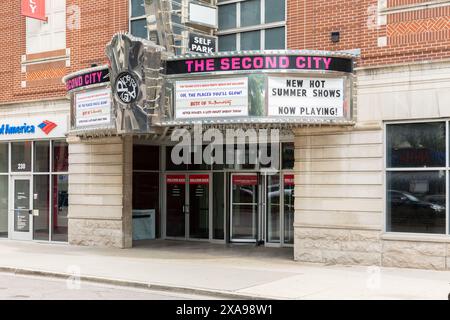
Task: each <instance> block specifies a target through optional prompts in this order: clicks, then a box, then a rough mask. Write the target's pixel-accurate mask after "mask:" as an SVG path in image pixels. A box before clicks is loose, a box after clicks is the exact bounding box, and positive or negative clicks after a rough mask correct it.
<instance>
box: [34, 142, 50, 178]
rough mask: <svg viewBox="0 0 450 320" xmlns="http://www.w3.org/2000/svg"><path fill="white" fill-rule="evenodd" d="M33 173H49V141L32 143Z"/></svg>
mask: <svg viewBox="0 0 450 320" xmlns="http://www.w3.org/2000/svg"><path fill="white" fill-rule="evenodd" d="M34 172H50V141H37V142H35V143H34Z"/></svg>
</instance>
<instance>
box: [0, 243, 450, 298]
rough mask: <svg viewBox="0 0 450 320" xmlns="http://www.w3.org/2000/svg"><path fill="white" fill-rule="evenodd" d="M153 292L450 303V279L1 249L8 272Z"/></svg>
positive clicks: (165, 253) (184, 256) (155, 251)
mask: <svg viewBox="0 0 450 320" xmlns="http://www.w3.org/2000/svg"><path fill="white" fill-rule="evenodd" d="M73 270H79V271H80V272H81V277H82V279H85V280H98V281H101V282H108V283H116V284H123V285H133V286H140V287H144V286H145V287H148V286H149V285H151V288H152V289H160V290H169V291H170V290H173V291H179V292H182V291H184V292H191V293H197V294H213V295H215V296H219V297H236V298H249V297H253V298H271V299H443V300H447V299H448V295H449V293H450V271H428V270H413V269H396V268H380V269H378V268H367V267H360V266H353V267H346V266H323V265H314V264H301V263H297V262H294V261H292V249H286V248H264V247H252V246H250V247H249V246H233V247H226V246H224V245H214V244H202V243H180V242H174V241H155V242H149V243H146V244H145V245H140V246H138V247H136V248H133V249H127V250H121V249H105V248H90V247H76V246H69V245H55V244H40V243H29V242H17V241H9V240H2V241H0V271H3V272H14V271H17V272H19V273H24V271H25V273H27V272H30V271H32V272H33V273H34V272H38V273H43V274H48V273H50V274H53V275H67V274H71V272H73Z"/></svg>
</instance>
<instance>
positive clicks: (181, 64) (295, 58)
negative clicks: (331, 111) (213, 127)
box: [167, 55, 353, 75]
mask: <svg viewBox="0 0 450 320" xmlns="http://www.w3.org/2000/svg"><path fill="white" fill-rule="evenodd" d="M257 70H304V71H307V70H323V71H338V72H352V71H353V62H352V60H351V59H346V58H335V57H322V56H304V55H264V56H262V55H261V56H258V55H255V56H237V57H211V58H200V59H185V60H172V61H168V62H167V74H168V75H174V74H186V73H188V74H193V73H204V72H220V71H257Z"/></svg>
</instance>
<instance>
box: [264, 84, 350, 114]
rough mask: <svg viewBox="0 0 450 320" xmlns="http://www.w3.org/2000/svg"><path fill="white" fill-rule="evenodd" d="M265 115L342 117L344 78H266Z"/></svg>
mask: <svg viewBox="0 0 450 320" xmlns="http://www.w3.org/2000/svg"><path fill="white" fill-rule="evenodd" d="M268 82H269V86H268V91H269V92H268V116H288V117H331V118H341V117H343V116H344V110H343V107H344V79H342V78H303V77H301V78H300V77H269V79H268Z"/></svg>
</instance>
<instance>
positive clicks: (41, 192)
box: [33, 175, 50, 241]
mask: <svg viewBox="0 0 450 320" xmlns="http://www.w3.org/2000/svg"><path fill="white" fill-rule="evenodd" d="M33 182H34V189H33V210H34V214H33V229H34V230H33V231H34V232H33V233H34V235H33V239H34V240H44V241H48V240H49V231H50V226H49V221H50V176H49V175H35V176H34V179H33Z"/></svg>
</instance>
